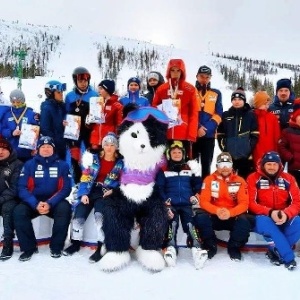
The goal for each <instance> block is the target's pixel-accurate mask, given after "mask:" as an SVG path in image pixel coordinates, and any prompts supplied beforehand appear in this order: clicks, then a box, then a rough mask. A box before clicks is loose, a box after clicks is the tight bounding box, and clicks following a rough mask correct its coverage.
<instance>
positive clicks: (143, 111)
mask: <svg viewBox="0 0 300 300" xmlns="http://www.w3.org/2000/svg"><path fill="white" fill-rule="evenodd" d="M167 128H168V117H167V116H166V115H165V114H164V113H163V112H162V111H160V110H158V109H156V108H153V107H140V108H138V109H135V110H133V111H131V112H129V113H128V115H127V116H126V118H125V119H124V120H123V122H122V124H121V125H120V127H119V132H118V134H119V151H120V153H121V154H122V155H123V157H124V169H123V171H122V174H121V179H120V187H119V188H118V189H116V190H114V192H113V194H112V195H111V196H110V197H109V198H108V199H107V200H106V205H105V208H104V211H103V217H104V218H103V230H104V234H105V246H106V250H107V253H106V254H105V255H104V256H103V258H102V259H101V260H100V262H99V264H100V269H101V270H103V271H107V272H110V271H115V270H118V269H121V268H123V267H124V266H126V265H127V264H128V263H129V262H130V259H131V257H130V253H129V248H130V240H131V232H132V229H133V228H134V224H135V222H137V223H138V224H139V225H140V240H139V245H138V247H137V249H136V251H135V254H136V258H137V260H138V261H139V262H140V263H141V265H142V266H143V267H144V268H146V269H147V270H150V271H153V272H159V271H161V270H162V269H163V268H164V267H165V260H164V258H163V256H162V254H161V247H162V244H163V240H164V236H165V233H166V230H167V228H168V221H167V212H166V208H165V206H164V203H163V200H162V199H161V197H160V194H159V191H158V187H157V185H156V183H155V178H156V175H157V172H158V170H159V169H160V168H161V167H162V165H164V164H165V156H164V151H165V147H166V142H167V139H166V133H167Z"/></svg>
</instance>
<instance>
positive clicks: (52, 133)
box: [40, 80, 67, 159]
mask: <svg viewBox="0 0 300 300" xmlns="http://www.w3.org/2000/svg"><path fill="white" fill-rule="evenodd" d="M65 90H66V84H65V83H61V82H59V81H57V80H50V81H48V82H47V83H46V85H45V95H46V100H45V101H44V102H42V104H41V128H40V134H41V136H49V137H51V138H52V139H53V141H54V143H55V152H56V154H57V155H58V157H59V158H60V159H66V150H67V148H66V146H67V143H66V139H64V130H65V127H64V120H65V116H66V106H65V103H64V102H63V92H64V91H65Z"/></svg>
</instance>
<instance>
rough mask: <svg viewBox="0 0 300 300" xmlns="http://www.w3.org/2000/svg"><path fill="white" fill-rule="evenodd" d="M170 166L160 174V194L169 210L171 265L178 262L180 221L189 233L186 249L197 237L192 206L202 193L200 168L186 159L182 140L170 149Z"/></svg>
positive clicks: (167, 254)
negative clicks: (200, 192) (199, 193)
mask: <svg viewBox="0 0 300 300" xmlns="http://www.w3.org/2000/svg"><path fill="white" fill-rule="evenodd" d="M167 159H168V161H167V165H166V167H164V168H162V169H161V170H160V172H159V173H158V175H157V178H156V182H157V184H158V187H159V192H160V195H161V197H162V199H164V201H165V205H166V207H167V210H168V218H169V232H168V238H167V241H166V245H164V246H165V247H166V251H165V254H164V257H165V260H166V262H167V265H168V266H174V265H175V262H176V248H177V241H176V236H177V230H178V227H179V219H180V220H181V225H182V229H183V231H184V232H185V233H186V234H187V237H188V238H187V246H188V247H193V246H196V245H193V242H196V243H197V238H196V239H195V236H194V234H193V227H192V223H193V210H192V205H193V204H196V203H197V202H198V200H197V199H198V192H199V191H200V190H201V185H202V179H201V168H200V166H199V164H198V162H197V161H188V162H186V160H185V150H184V146H183V144H182V142H181V141H176V140H175V141H174V142H173V143H172V144H171V146H170V147H169V149H168V150H167ZM198 247H199V248H200V245H198Z"/></svg>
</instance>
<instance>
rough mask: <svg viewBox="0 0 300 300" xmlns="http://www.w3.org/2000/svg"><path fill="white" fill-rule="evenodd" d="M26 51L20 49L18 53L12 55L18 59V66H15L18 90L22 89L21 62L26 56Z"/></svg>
mask: <svg viewBox="0 0 300 300" xmlns="http://www.w3.org/2000/svg"><path fill="white" fill-rule="evenodd" d="M29 49H30V48H27V49H20V50H19V51H15V52H14V55H15V56H17V57H18V64H17V74H18V89H20V90H21V89H22V78H23V62H24V60H25V57H26V55H27V50H29Z"/></svg>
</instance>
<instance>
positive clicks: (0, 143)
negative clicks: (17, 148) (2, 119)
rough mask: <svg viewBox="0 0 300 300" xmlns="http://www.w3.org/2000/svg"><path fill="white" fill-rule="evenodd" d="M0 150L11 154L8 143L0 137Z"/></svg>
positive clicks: (10, 147)
mask: <svg viewBox="0 0 300 300" xmlns="http://www.w3.org/2000/svg"><path fill="white" fill-rule="evenodd" d="M0 148H3V149H6V150H8V151H9V153H11V152H12V150H13V149H12V146H11V144H10V142H9V141H8V140H7V139H5V138H3V137H0Z"/></svg>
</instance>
